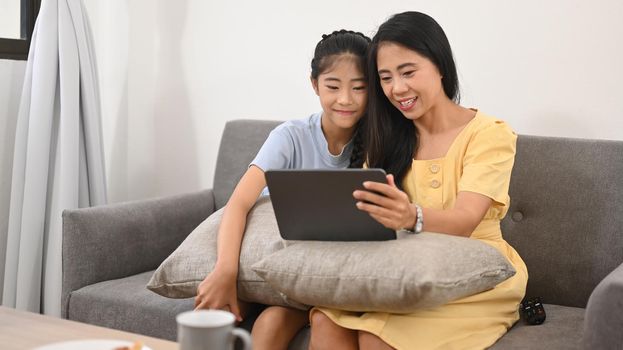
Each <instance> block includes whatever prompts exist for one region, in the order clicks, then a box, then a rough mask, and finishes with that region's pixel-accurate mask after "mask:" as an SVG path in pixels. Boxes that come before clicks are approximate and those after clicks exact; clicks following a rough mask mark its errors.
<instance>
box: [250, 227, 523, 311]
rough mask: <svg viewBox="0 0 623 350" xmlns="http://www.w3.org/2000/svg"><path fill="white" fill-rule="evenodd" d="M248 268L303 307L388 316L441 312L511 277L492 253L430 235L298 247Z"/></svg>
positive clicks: (479, 246) (503, 260)
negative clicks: (444, 306) (437, 309)
mask: <svg viewBox="0 0 623 350" xmlns="http://www.w3.org/2000/svg"><path fill="white" fill-rule="evenodd" d="M253 269H254V270H255V272H257V273H258V275H260V276H261V277H263V278H264V279H265V280H266V281H267V282H268V283H269V284H270V285H271V286H273V288H275V289H276V290H279V291H281V292H283V293H284V294H285V295H287V296H288V297H289V298H290V299H291V300H296V301H297V302H300V303H303V304H308V305H315V306H325V307H331V308H336V309H341V310H348V311H361V312H363V311H382V312H392V313H410V312H413V311H414V310H417V309H421V308H430V307H435V306H439V305H442V304H445V303H447V302H449V301H452V300H456V299H459V298H462V297H465V296H468V295H472V294H475V293H479V292H482V291H485V290H487V289H491V288H493V287H494V286H495V285H496V284H498V283H500V282H502V281H504V280H506V279H507V278H509V277H511V276H513V275H514V274H515V270H514V268H513V266H512V265H510V264H509V262H508V261H507V259H506V258H505V257H504V256H503V255H502V254H500V253H499V252H498V251H497V250H496V249H495V248H493V247H491V246H489V245H487V244H485V243H483V242H480V241H477V240H474V239H469V238H462V237H456V236H450V235H444V234H436V233H422V234H418V235H408V238H405V239H398V240H393V241H384V242H312V241H307V242H296V243H294V244H291V245H289V246H288V247H287V248H285V249H283V250H280V251H278V252H276V253H274V254H272V255H270V256H267V257H266V258H264V259H263V260H262V261H260V262H258V263H256V264H255V265H254V266H253Z"/></svg>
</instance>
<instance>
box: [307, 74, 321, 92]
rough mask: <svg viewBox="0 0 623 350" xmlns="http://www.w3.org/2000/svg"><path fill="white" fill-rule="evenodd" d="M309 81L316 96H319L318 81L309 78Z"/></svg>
mask: <svg viewBox="0 0 623 350" xmlns="http://www.w3.org/2000/svg"><path fill="white" fill-rule="evenodd" d="M309 80H310V81H311V84H312V87H313V88H314V91H315V92H316V95H318V96H320V93H319V92H318V79H314V78H312V77H309Z"/></svg>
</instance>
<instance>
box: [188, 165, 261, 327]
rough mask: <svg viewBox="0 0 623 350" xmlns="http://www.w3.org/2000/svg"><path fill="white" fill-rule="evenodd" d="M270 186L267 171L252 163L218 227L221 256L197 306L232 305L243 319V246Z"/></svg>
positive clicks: (201, 289) (202, 287)
mask: <svg viewBox="0 0 623 350" xmlns="http://www.w3.org/2000/svg"><path fill="white" fill-rule="evenodd" d="M264 187H266V179H265V177H264V172H263V171H262V170H261V169H260V168H258V167H256V166H254V165H252V166H250V167H249V169H247V171H246V173H245V174H244V175H243V176H242V178H241V179H240V182H238V185H237V186H236V188H235V189H234V192H233V193H232V195H231V197H230V199H229V201H228V202H227V205H226V207H225V211H224V212H223V218H222V220H221V224H220V227H219V230H218V246H217V252H218V258H217V261H216V266H215V267H214V270H213V271H212V272H211V273H210V274H208V276H207V277H206V278H205V279H204V280H203V281H202V282H201V283H200V284H199V287H198V288H197V297H196V298H195V308H197V309H206V308H210V309H223V308H225V309H229V310H230V311H231V312H232V313H234V315H236V318H238V320H241V319H242V317H241V315H240V309H239V306H238V295H237V290H236V282H237V276H238V264H239V259H240V247H241V245H242V238H243V236H244V230H245V226H246V223H247V215H248V214H249V211H250V210H251V208H252V207H253V205H254V204H255V202H256V201H257V198H258V196H259V195H260V193H261V191H262V189H263V188H264Z"/></svg>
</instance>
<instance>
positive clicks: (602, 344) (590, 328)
mask: <svg viewBox="0 0 623 350" xmlns="http://www.w3.org/2000/svg"><path fill="white" fill-rule="evenodd" d="M622 330H623V264H621V265H619V267H617V268H616V269H614V271H612V272H611V273H610V274H609V275H608V276H606V278H604V279H603V280H602V281H601V282H599V284H598V285H597V287H595V290H593V292H592V293H591V296H590V298H589V299H588V305H587V307H586V316H585V319H584V335H583V338H582V341H583V343H584V348H585V349H623V331H622Z"/></svg>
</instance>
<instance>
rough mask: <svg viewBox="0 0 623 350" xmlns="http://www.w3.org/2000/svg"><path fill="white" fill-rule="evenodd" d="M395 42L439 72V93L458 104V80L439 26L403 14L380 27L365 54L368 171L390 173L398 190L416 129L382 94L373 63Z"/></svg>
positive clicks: (416, 14)
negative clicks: (383, 48)
mask: <svg viewBox="0 0 623 350" xmlns="http://www.w3.org/2000/svg"><path fill="white" fill-rule="evenodd" d="M383 42H391V43H396V44H399V45H401V46H404V47H406V48H408V49H410V50H413V51H415V52H417V53H418V54H419V55H422V56H424V57H426V58H428V59H429V60H430V61H431V62H432V63H433V64H434V65H435V66H437V69H438V70H439V72H440V74H441V76H442V77H443V78H442V85H443V91H444V92H445V94H446V96H448V98H450V99H451V100H453V101H455V102H457V103H458V101H459V99H460V97H459V80H458V74H457V71H456V66H455V64H454V58H453V57H452V49H451V48H450V43H449V42H448V38H447V37H446V34H445V33H444V31H443V29H442V28H441V26H440V25H439V24H438V23H437V22H436V21H435V20H434V19H433V18H432V17H430V16H428V15H426V14H423V13H421V12H403V13H399V14H396V15H394V16H392V17H390V18H389V19H388V20H387V21H386V22H385V23H383V24H381V26H380V27H379V29H378V31H377V33H376V35H375V36H374V38H372V44H371V45H370V49H369V53H368V72H369V74H368V82H369V83H368V92H369V97H368V120H367V127H366V132H365V144H366V146H367V158H368V159H367V160H368V165H369V166H370V167H371V168H383V169H385V171H386V172H387V173H388V174H394V178H395V181H396V184H397V185H398V187H400V188H402V180H403V178H404V176H405V175H406V173H407V171H408V170H409V168H410V166H411V163H412V158H413V156H414V155H415V153H416V150H417V147H418V134H417V129H416V128H415V125H414V124H413V122H412V121H411V120H409V119H407V118H405V117H404V115H402V112H400V110H398V109H397V108H396V107H394V106H393V105H392V104H391V102H390V101H389V99H388V98H387V97H386V96H385V94H384V93H383V89H382V88H381V82H380V79H379V75H378V73H377V72H378V67H377V63H376V59H377V54H378V49H379V45H380V44H381V43H383Z"/></svg>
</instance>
